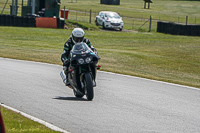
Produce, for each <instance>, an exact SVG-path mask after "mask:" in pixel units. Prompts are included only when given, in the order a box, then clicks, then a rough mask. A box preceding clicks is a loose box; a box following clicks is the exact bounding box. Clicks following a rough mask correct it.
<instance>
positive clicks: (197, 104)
mask: <svg viewBox="0 0 200 133" xmlns="http://www.w3.org/2000/svg"><path fill="white" fill-rule="evenodd" d="M61 70H62V67H61V66H59V65H51V64H46V63H38V62H30V61H20V60H13V59H7V58H0V103H3V104H5V105H8V106H10V107H13V108H15V109H17V110H20V111H22V112H25V113H27V114H29V115H31V116H34V117H37V118H39V119H41V120H44V121H46V122H49V123H51V124H53V125H55V126H57V127H60V128H62V129H64V130H66V131H69V132H71V133H82V132H83V133H199V132H200V90H199V89H197V88H192V87H186V86H180V85H175V84H170V83H164V82H159V81H153V80H148V79H143V78H137V77H131V76H125V75H119V74H113V73H106V72H98V76H97V87H96V88H95V90H94V93H95V95H94V99H93V101H87V100H86V98H85V97H84V98H82V99H77V98H75V97H74V95H73V91H72V90H71V89H69V88H68V87H65V86H64V84H63V83H62V80H61V78H60V75H59V73H60V71H61Z"/></svg>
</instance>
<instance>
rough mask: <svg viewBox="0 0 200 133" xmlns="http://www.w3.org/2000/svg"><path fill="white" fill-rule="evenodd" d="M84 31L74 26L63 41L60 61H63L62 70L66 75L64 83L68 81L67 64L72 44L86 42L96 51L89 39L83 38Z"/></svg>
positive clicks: (67, 83)
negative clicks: (67, 37) (70, 33)
mask: <svg viewBox="0 0 200 133" xmlns="http://www.w3.org/2000/svg"><path fill="white" fill-rule="evenodd" d="M84 36H85V32H84V31H83V29H81V28H74V30H73V31H72V35H71V36H70V38H69V39H68V40H67V41H66V42H65V44H64V49H63V53H62V55H61V61H62V62H63V70H65V75H66V83H65V85H66V86H68V85H69V81H68V74H67V72H68V70H67V68H68V66H69V62H70V61H69V58H70V51H71V50H72V48H73V46H74V45H75V44H76V43H78V42H84V43H86V44H87V45H88V46H89V48H91V50H92V51H94V52H97V51H96V49H95V48H94V47H93V46H92V44H91V42H90V40H89V39H88V38H84Z"/></svg>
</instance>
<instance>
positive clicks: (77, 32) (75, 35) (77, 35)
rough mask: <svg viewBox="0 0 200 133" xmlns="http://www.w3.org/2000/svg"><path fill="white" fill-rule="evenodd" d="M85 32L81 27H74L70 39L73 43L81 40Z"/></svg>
mask: <svg viewBox="0 0 200 133" xmlns="http://www.w3.org/2000/svg"><path fill="white" fill-rule="evenodd" d="M84 35H85V32H84V31H83V29H81V28H74V30H73V31H72V41H73V42H74V43H77V42H82V41H83V38H84Z"/></svg>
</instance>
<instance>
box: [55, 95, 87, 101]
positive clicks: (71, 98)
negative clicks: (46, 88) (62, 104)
mask: <svg viewBox="0 0 200 133" xmlns="http://www.w3.org/2000/svg"><path fill="white" fill-rule="evenodd" d="M53 99H57V100H68V101H88V100H87V99H84V98H76V97H60V96H59V97H56V98H53Z"/></svg>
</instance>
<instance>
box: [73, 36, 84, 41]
mask: <svg viewBox="0 0 200 133" xmlns="http://www.w3.org/2000/svg"><path fill="white" fill-rule="evenodd" d="M83 38H84V37H75V36H73V40H74V41H75V42H76V43H77V42H82V41H83Z"/></svg>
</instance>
